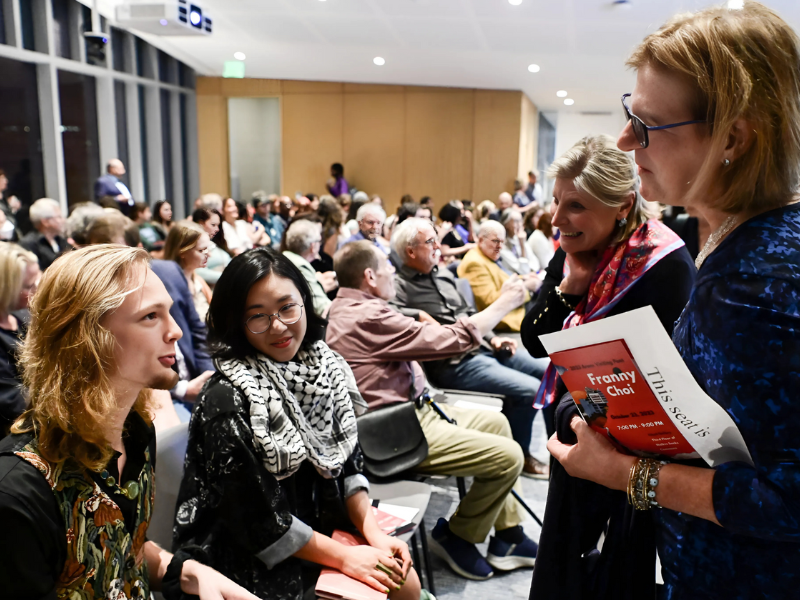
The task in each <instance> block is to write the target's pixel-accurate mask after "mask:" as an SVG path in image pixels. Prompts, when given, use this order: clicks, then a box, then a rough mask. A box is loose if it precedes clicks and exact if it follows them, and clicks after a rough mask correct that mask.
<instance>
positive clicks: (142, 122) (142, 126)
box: [137, 40, 150, 202]
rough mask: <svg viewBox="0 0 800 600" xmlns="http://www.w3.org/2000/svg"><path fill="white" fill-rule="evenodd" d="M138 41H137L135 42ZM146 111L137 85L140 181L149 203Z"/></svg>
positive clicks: (143, 96) (142, 93) (143, 97)
mask: <svg viewBox="0 0 800 600" xmlns="http://www.w3.org/2000/svg"><path fill="white" fill-rule="evenodd" d="M137 41H138V40H137ZM146 115H147V110H146V107H145V93H144V86H143V85H142V84H141V83H140V84H139V134H140V136H141V139H142V143H141V146H142V180H143V181H144V198H143V201H144V202H150V164H149V163H148V161H147V157H148V152H147V116H146Z"/></svg>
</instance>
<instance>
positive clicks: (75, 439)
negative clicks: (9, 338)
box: [11, 244, 150, 471]
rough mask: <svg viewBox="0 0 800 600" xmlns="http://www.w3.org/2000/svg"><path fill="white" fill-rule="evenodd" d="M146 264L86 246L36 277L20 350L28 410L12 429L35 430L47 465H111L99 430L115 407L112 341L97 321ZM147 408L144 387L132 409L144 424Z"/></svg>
mask: <svg viewBox="0 0 800 600" xmlns="http://www.w3.org/2000/svg"><path fill="white" fill-rule="evenodd" d="M148 261H149V257H148V255H147V252H145V251H144V250H142V249H141V248H129V247H127V246H119V245H111V244H108V245H105V244H104V245H98V246H88V247H86V248H82V249H80V250H75V251H74V252H70V253H68V254H65V255H63V256H62V257H60V258H59V259H57V260H56V261H55V262H54V263H53V264H52V265H51V266H50V267H49V268H48V269H47V271H45V273H44V276H43V277H42V281H41V283H40V285H39V289H38V291H37V292H36V294H35V296H34V297H33V301H32V302H31V306H30V311H31V322H30V326H29V328H28V335H27V337H26V338H25V341H24V342H23V343H22V347H21V351H20V364H21V365H22V367H23V371H22V380H23V383H24V385H25V386H26V387H27V388H28V393H29V396H30V408H29V409H28V410H27V411H26V412H25V413H23V414H22V416H20V417H19V418H18V419H17V421H16V423H14V425H13V427H12V428H11V431H12V433H24V432H28V431H34V432H35V433H36V435H37V437H38V442H39V451H40V452H41V454H42V456H43V457H44V458H45V459H47V460H48V461H50V462H53V463H61V462H63V461H65V460H67V459H73V460H74V461H75V462H77V463H78V464H79V465H81V466H82V467H84V468H87V469H91V470H94V471H99V470H101V469H102V468H104V467H105V465H106V464H108V461H109V460H111V457H112V455H113V450H112V449H111V446H110V445H109V443H108V441H107V440H106V437H105V432H106V430H107V428H108V423H109V417H110V416H111V415H112V414H113V412H114V411H115V410H116V409H117V408H118V407H117V402H116V398H115V395H114V391H113V389H112V387H111V380H110V377H109V376H110V375H111V374H112V373H113V372H114V370H115V368H116V367H115V364H114V358H113V357H114V347H115V344H116V341H115V339H114V336H113V335H112V334H111V332H110V331H109V330H108V329H106V328H105V327H103V326H102V325H101V324H100V321H101V319H102V318H103V315H105V314H106V313H108V312H109V311H113V310H115V309H116V308H118V307H119V306H120V305H121V304H122V303H123V301H124V300H125V297H126V296H127V294H128V293H129V292H130V291H131V289H132V287H133V286H134V285H136V282H135V281H134V274H135V272H136V266H137V265H146V264H147V263H148ZM149 409H150V394H149V390H143V391H142V392H141V393H140V394H139V397H138V398H137V399H136V403H135V404H134V410H136V411H137V412H138V413H139V414H140V415H141V416H142V417H143V418H144V419H145V421H147V422H150V416H149Z"/></svg>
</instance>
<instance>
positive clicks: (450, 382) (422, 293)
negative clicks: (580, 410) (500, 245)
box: [391, 219, 552, 479]
mask: <svg viewBox="0 0 800 600" xmlns="http://www.w3.org/2000/svg"><path fill="white" fill-rule="evenodd" d="M497 226H498V227H499V228H500V231H503V233H505V230H504V229H503V227H502V225H500V224H499V223H498V224H497ZM392 246H393V248H394V250H395V251H396V252H397V255H398V256H399V257H400V259H401V260H402V261H403V266H402V267H401V268H400V270H399V271H398V272H397V275H396V277H395V286H396V288H397V295H396V297H395V299H394V300H393V301H392V302H391V305H392V306H393V307H395V308H396V309H397V310H399V311H400V312H402V313H403V314H405V315H407V316H411V317H414V318H415V319H417V320H418V321H420V322H434V323H439V324H441V325H453V324H454V323H456V322H457V321H458V320H459V319H460V318H461V317H465V316H466V317H468V316H470V315H472V314H473V313H474V312H475V311H474V310H473V309H472V307H471V306H470V305H469V304H468V303H467V301H466V300H465V299H464V297H463V296H462V295H461V293H460V292H459V291H458V288H457V287H456V281H455V277H454V276H453V274H452V273H451V272H450V271H449V269H445V268H439V257H440V256H441V249H440V247H439V239H438V237H437V235H436V231H435V230H434V228H433V226H432V225H431V223H430V221H426V220H424V219H408V220H407V221H405V222H404V223H402V224H401V225H400V226H399V227H398V228H397V229H395V232H394V234H393V236H392ZM517 306H518V305H517ZM507 312H508V311H507ZM546 366H547V359H537V358H533V357H531V355H530V354H528V352H527V351H526V350H525V349H524V348H521V347H517V343H516V341H515V340H513V339H511V338H506V337H500V336H497V335H495V333H494V332H493V331H490V332H488V333H487V334H486V335H484V336H483V339H482V342H481V344H480V346H479V347H477V348H474V349H472V350H469V351H467V352H464V353H462V354H459V355H458V356H455V357H453V358H447V359H443V360H436V361H428V362H426V363H425V369H426V374H427V376H428V379H429V380H430V382H431V383H432V384H433V385H434V386H436V387H439V388H445V389H456V390H465V391H471V392H484V393H493V394H502V395H503V396H505V406H504V407H503V412H504V413H505V415H506V416H507V417H508V420H509V422H510V424H511V430H512V433H513V435H514V439H515V440H516V441H517V442H518V443H519V445H520V446H522V451H523V453H524V454H525V466H524V468H523V473H522V474H523V475H525V476H527V477H532V478H535V479H546V478H547V477H548V475H549V468H548V467H547V465H545V464H543V463H542V462H540V461H539V460H537V459H536V458H535V457H534V456H533V455H531V453H530V444H531V436H532V427H533V419H534V417H535V416H536V412H537V411H536V410H535V409H534V408H533V402H534V399H535V397H536V392H537V391H538V390H539V384H540V379H541V377H542V376H543V375H544V371H545V368H546ZM551 421H552V419H548V418H546V419H545V425H546V428H547V431H548V435H550V434H551V433H552V431H551V430H552V422H551Z"/></svg>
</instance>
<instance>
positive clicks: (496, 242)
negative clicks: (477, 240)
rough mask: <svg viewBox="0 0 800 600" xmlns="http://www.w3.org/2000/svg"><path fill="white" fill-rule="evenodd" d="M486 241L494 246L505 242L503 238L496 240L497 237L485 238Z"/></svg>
mask: <svg viewBox="0 0 800 600" xmlns="http://www.w3.org/2000/svg"><path fill="white" fill-rule="evenodd" d="M486 241H487V242H489V243H490V244H493V245H495V246H502V245H503V244H505V243H506V241H505V240H498V239H493V240H490V239H489V238H486Z"/></svg>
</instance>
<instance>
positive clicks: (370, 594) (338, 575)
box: [314, 529, 387, 600]
mask: <svg viewBox="0 0 800 600" xmlns="http://www.w3.org/2000/svg"><path fill="white" fill-rule="evenodd" d="M331 539H332V540H334V541H335V542H339V543H340V544H344V545H345V546H364V545H366V541H365V540H364V539H363V538H360V537H356V536H354V535H352V534H350V533H346V532H344V531H339V530H338V529H337V530H336V531H334V532H333V535H331ZM314 591H315V592H316V594H317V596H319V597H320V598H330V599H331V600H386V598H387V595H386V594H385V593H383V592H379V591H378V590H376V589H375V588H373V587H370V586H368V585H367V584H366V583H363V582H361V581H358V580H357V579H353V578H352V577H350V576H349V575H345V574H344V573H342V572H340V571H337V570H335V569H327V568H326V569H322V573H320V575H319V579H318V580H317V587H316V589H315V590H314Z"/></svg>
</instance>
